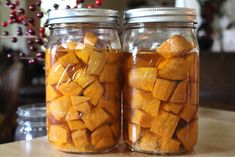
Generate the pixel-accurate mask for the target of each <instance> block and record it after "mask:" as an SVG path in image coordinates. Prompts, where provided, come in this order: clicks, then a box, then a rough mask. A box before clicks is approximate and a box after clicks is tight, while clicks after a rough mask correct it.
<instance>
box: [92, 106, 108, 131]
mask: <svg viewBox="0 0 235 157" xmlns="http://www.w3.org/2000/svg"><path fill="white" fill-rule="evenodd" d="M89 116H90V120H91V122H92V123H93V124H94V125H95V127H96V128H97V127H99V126H101V125H103V124H105V123H107V122H110V120H111V119H112V118H111V116H110V115H109V114H108V113H107V112H105V111H104V110H103V109H102V108H100V107H95V108H94V109H93V110H92V111H91V113H90V114H89Z"/></svg>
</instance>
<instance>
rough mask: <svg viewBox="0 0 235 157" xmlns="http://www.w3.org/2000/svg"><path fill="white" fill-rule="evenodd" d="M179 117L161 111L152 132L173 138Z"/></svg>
mask: <svg viewBox="0 0 235 157" xmlns="http://www.w3.org/2000/svg"><path fill="white" fill-rule="evenodd" d="M179 119H180V118H179V117H177V116H176V115H174V114H171V113H168V112H166V111H163V110H161V111H160V112H159V114H158V115H157V116H156V117H155V118H154V120H153V122H152V125H151V129H150V131H152V132H154V133H156V134H158V135H160V136H164V137H169V138H171V137H172V135H173V134H174V132H175V129H176V126H177V124H178V122H179Z"/></svg>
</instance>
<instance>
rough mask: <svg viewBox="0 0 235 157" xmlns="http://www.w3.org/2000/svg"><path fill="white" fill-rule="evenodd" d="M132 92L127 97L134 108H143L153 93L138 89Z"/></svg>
mask: <svg viewBox="0 0 235 157" xmlns="http://www.w3.org/2000/svg"><path fill="white" fill-rule="evenodd" d="M127 88H129V87H127ZM130 94H131V96H129V97H128V98H127V99H128V100H127V101H128V102H129V104H130V105H131V107H132V108H139V109H141V108H142V106H143V105H145V104H147V102H148V101H149V98H151V93H150V94H149V93H146V92H143V91H141V90H137V89H133V90H132V91H131V93H130Z"/></svg>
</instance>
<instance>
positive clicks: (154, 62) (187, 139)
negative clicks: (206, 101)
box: [123, 8, 199, 154]
mask: <svg viewBox="0 0 235 157" xmlns="http://www.w3.org/2000/svg"><path fill="white" fill-rule="evenodd" d="M124 20H125V30H124V41H123V42H124V43H123V52H124V54H123V56H124V58H125V63H124V66H123V73H124V77H125V78H124V88H123V89H124V140H125V143H126V144H127V145H128V147H129V148H130V149H132V150H133V151H139V152H145V153H156V154H182V153H184V152H189V151H192V150H193V147H194V145H195V144H196V142H197V133H198V103H199V102H198V100H199V98H198V84H199V77H198V76H199V49H198V44H197V40H196V38H195V24H196V13H195V10H193V9H187V8H149V9H145V8H142V9H134V10H128V11H126V12H125V18H124Z"/></svg>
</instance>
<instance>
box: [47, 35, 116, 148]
mask: <svg viewBox="0 0 235 157" xmlns="http://www.w3.org/2000/svg"><path fill="white" fill-rule="evenodd" d="M99 42H101V41H99V39H98V37H97V36H96V35H95V34H93V33H91V32H87V33H86V34H85V36H84V43H80V42H76V41H68V42H66V43H62V44H61V45H54V46H53V47H51V48H49V49H48V50H47V54H46V101H47V126H48V138H49V141H50V142H51V143H52V144H53V146H55V147H56V148H57V149H59V150H62V151H68V152H99V151H103V150H106V149H109V148H112V147H113V146H115V145H116V144H117V143H118V142H119V136H120V88H119V78H118V69H119V55H118V52H117V50H114V49H107V48H103V49H96V45H97V44H98V43H99Z"/></svg>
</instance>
